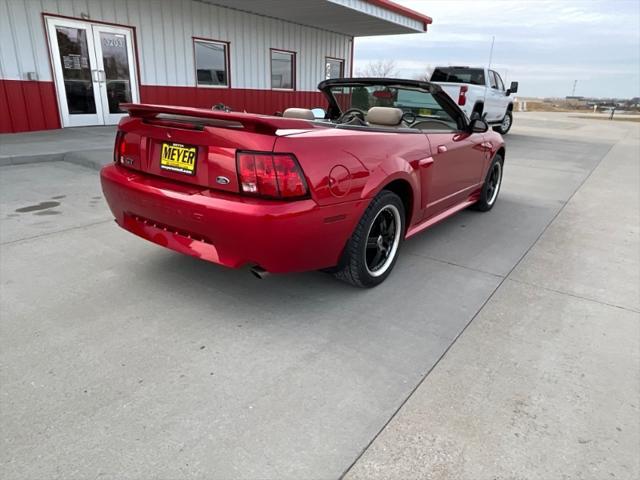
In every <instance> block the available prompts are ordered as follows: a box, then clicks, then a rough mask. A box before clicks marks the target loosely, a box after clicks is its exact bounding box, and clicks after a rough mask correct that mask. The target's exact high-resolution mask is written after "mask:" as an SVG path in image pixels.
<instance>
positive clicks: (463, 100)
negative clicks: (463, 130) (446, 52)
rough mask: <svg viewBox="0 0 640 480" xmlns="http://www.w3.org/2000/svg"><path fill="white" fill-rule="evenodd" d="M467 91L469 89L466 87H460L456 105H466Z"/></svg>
mask: <svg viewBox="0 0 640 480" xmlns="http://www.w3.org/2000/svg"><path fill="white" fill-rule="evenodd" d="M467 90H469V87H467V86H466V85H462V86H461V87H460V95H458V105H464V104H465V103H467Z"/></svg>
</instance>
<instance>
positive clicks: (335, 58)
mask: <svg viewBox="0 0 640 480" xmlns="http://www.w3.org/2000/svg"><path fill="white" fill-rule="evenodd" d="M329 60H335V61H338V62H340V76H339V77H338V78H344V64H345V61H344V58H338V57H329V56H326V55H325V57H324V69H323V70H324V75H323V76H324V77H326V75H327V63H328V61H329ZM323 80H329V79H328V78H323Z"/></svg>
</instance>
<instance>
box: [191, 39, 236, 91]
mask: <svg viewBox="0 0 640 480" xmlns="http://www.w3.org/2000/svg"><path fill="white" fill-rule="evenodd" d="M191 41H192V44H193V72H194V75H195V77H194V81H195V85H196V87H197V88H231V42H229V41H227V40H216V39H213V38H205V37H191ZM196 42H200V43H215V44H218V45H223V46H224V48H225V50H224V51H225V59H224V60H225V68H226V69H227V72H226V73H227V84H226V85H204V84H200V83H198V62H197V57H196Z"/></svg>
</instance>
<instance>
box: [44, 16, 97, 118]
mask: <svg viewBox="0 0 640 480" xmlns="http://www.w3.org/2000/svg"><path fill="white" fill-rule="evenodd" d="M47 28H48V33H49V42H50V44H51V52H52V55H51V56H52V58H51V59H52V63H53V71H54V76H55V80H56V90H57V93H58V105H59V107H60V114H61V116H62V125H63V126H64V127H78V126H84V125H102V124H104V118H103V115H102V102H101V101H99V96H100V88H99V87H100V86H99V82H98V70H97V67H96V58H95V49H94V45H93V31H92V28H91V24H90V23H87V22H80V21H76V20H67V19H61V18H53V17H49V18H47Z"/></svg>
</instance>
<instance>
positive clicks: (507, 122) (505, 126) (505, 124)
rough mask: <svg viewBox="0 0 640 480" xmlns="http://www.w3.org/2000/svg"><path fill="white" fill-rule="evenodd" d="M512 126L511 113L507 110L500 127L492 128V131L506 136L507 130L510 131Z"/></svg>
mask: <svg viewBox="0 0 640 480" xmlns="http://www.w3.org/2000/svg"><path fill="white" fill-rule="evenodd" d="M512 125H513V113H512V112H511V110H507V113H505V114H504V118H503V119H502V122H501V123H500V125H497V126H495V127H493V129H494V130H495V131H496V132H498V133H499V134H501V135H506V134H507V133H508V132H509V130H511V126H512Z"/></svg>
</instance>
